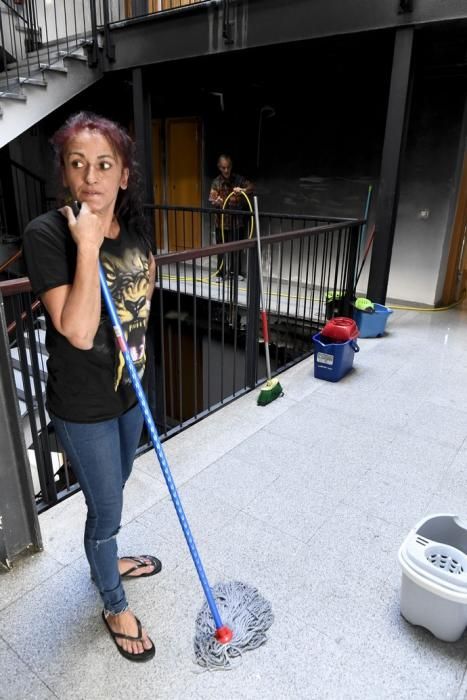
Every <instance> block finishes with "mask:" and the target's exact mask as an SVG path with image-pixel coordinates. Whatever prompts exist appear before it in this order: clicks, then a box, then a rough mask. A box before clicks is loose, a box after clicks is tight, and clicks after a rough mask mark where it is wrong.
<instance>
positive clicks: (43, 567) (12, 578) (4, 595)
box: [0, 551, 63, 610]
mask: <svg viewBox="0 0 467 700" xmlns="http://www.w3.org/2000/svg"><path fill="white" fill-rule="evenodd" d="M62 567H63V564H60V563H59V562H58V561H57V559H55V558H54V557H53V556H51V555H50V554H49V553H48V552H45V551H44V552H38V553H37V554H33V555H32V556H31V555H27V556H24V557H22V558H20V559H17V560H15V562H14V563H13V568H12V570H11V571H6V570H5V569H3V568H2V569H0V610H3V609H4V608H6V607H8V605H11V603H13V602H14V601H15V600H18V599H19V598H21V596H23V595H24V594H25V593H27V592H28V591H31V590H33V589H34V588H36V586H39V585H40V584H41V583H43V582H44V581H47V579H48V578H50V577H51V576H53V575H54V574H56V573H57V572H58V571H60V569H61V568H62Z"/></svg>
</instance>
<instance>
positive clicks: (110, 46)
mask: <svg viewBox="0 0 467 700" xmlns="http://www.w3.org/2000/svg"><path fill="white" fill-rule="evenodd" d="M102 9H103V13H104V48H105V56H106V58H107V60H108V61H110V62H112V61H115V43H114V40H113V38H112V32H111V31H110V14H109V2H108V0H102Z"/></svg>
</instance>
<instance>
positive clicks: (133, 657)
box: [102, 610, 156, 661]
mask: <svg viewBox="0 0 467 700" xmlns="http://www.w3.org/2000/svg"><path fill="white" fill-rule="evenodd" d="M102 619H103V620H104V623H105V626H106V627H107V629H108V631H109V634H110V636H111V637H112V639H113V640H114V642H115V646H116V647H117V649H118V651H119V652H120V654H121V655H122V656H124V657H125V659H128V660H129V661H149V660H150V659H152V658H153V657H154V654H155V653H156V647H155V646H154V642H153V641H152V639H150V638H149V637H148V639H149V641H150V642H151V644H152V647H151V648H150V649H145V650H144V651H143V652H141V654H131V653H130V652H129V651H126V649H123V647H121V646H120V644H118V642H117V639H128V640H129V641H130V642H142V641H143V637H142V633H143V630H142V627H141V622H140V621H139V620H138V618H137V617H136V615H135V620H136V624H137V625H138V636H137V637H131V636H130V635H128V634H121V633H120V632H114V631H113V629H112V628H111V626H110V625H109V623H108V622H107V618H106V616H105V611H104V610H103V611H102Z"/></svg>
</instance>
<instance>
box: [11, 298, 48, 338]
mask: <svg viewBox="0 0 467 700" xmlns="http://www.w3.org/2000/svg"><path fill="white" fill-rule="evenodd" d="M40 305H41V300H40V299H36V301H33V303H32V304H31V311H36V309H38V308H39V307H40ZM27 317H28V312H27V311H23V313H22V314H21V316H20V319H21V321H24V320H25V319H26V318H27ZM16 326H17V323H16V321H12V322H11V323H10V324H9V325H8V326H7V327H6V332H7V333H8V335H11V334H12V333H13V331H15V330H16Z"/></svg>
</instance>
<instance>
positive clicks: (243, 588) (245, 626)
mask: <svg viewBox="0 0 467 700" xmlns="http://www.w3.org/2000/svg"><path fill="white" fill-rule="evenodd" d="M212 594H213V596H214V599H215V601H216V605H217V607H218V610H219V615H220V616H221V619H222V622H223V624H224V625H226V626H227V627H230V629H231V630H232V632H233V638H232V640H231V641H230V642H228V643H227V644H221V643H220V642H218V641H217V639H216V638H215V636H214V635H215V632H216V626H215V624H214V620H213V617H212V615H211V611H210V610H209V606H208V604H207V602H205V603H204V605H203V607H202V608H201V610H200V611H199V613H198V616H197V618H196V633H195V639H194V645H195V661H196V663H198V664H199V665H200V666H204V668H205V669H206V670H211V671H214V670H220V669H231V668H233V667H234V666H236V665H238V664H239V663H240V662H241V657H242V654H243V652H244V651H250V650H251V649H257V648H258V647H260V646H261V645H262V644H264V642H265V641H266V630H268V629H269V627H270V626H271V625H272V623H273V620H274V616H273V614H272V608H271V604H270V603H269V602H268V601H267V600H266V599H265V598H263V596H262V595H260V593H259V592H258V589H256V588H254V587H253V586H248V585H247V584H245V583H241V582H240V581H230V582H229V583H217V584H216V585H215V586H214V587H213V588H212Z"/></svg>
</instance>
